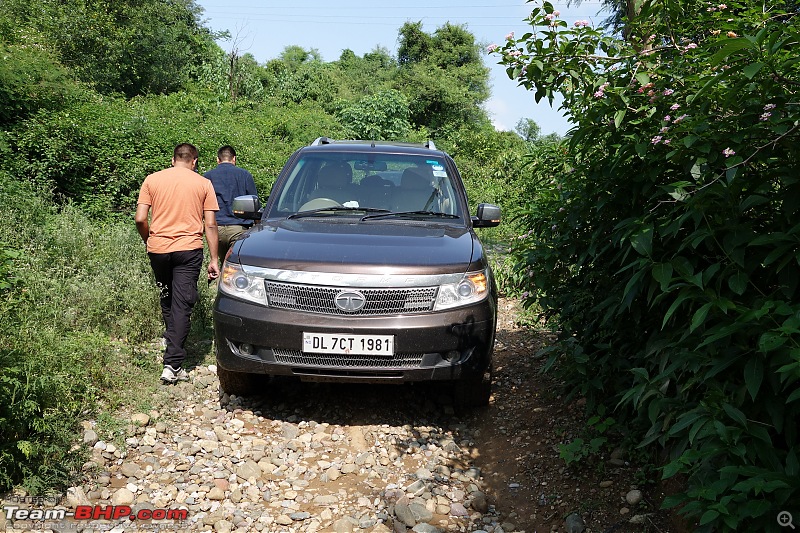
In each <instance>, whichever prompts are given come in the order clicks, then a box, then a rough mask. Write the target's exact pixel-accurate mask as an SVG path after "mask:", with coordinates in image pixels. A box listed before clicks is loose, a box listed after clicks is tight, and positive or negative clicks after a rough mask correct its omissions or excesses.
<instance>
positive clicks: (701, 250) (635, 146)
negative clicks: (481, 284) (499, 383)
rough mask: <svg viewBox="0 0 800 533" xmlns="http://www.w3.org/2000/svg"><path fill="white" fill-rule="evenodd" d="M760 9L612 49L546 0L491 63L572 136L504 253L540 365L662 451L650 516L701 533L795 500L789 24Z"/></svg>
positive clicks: (796, 326)
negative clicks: (562, 119) (533, 311)
mask: <svg viewBox="0 0 800 533" xmlns="http://www.w3.org/2000/svg"><path fill="white" fill-rule="evenodd" d="M763 7H764V6H763V5H762V4H761V3H758V2H749V1H736V2H733V3H730V2H729V3H727V5H725V4H719V5H709V4H706V3H703V2H677V1H669V2H659V3H645V4H643V5H642V7H641V9H642V11H641V13H640V14H639V15H640V16H639V17H638V18H636V19H634V20H631V21H628V24H629V26H628V28H627V31H626V36H627V41H621V40H619V39H617V38H614V37H609V36H606V35H603V34H602V33H601V32H599V31H597V30H595V29H593V28H591V27H588V23H587V25H584V24H583V23H578V24H574V25H573V27H572V28H570V27H568V25H567V24H566V22H564V21H563V20H561V19H560V18H559V17H558V16H557V15H556V14H555V13H554V9H553V6H552V5H551V4H549V3H547V2H546V3H544V4H543V6H542V7H540V8H536V9H534V11H533V14H532V24H533V25H535V27H536V29H537V32H538V33H537V34H533V33H531V34H528V35H525V36H523V37H522V38H521V39H520V40H518V41H517V40H511V41H508V42H507V43H506V44H505V45H504V46H503V47H501V48H499V49H498V53H499V54H501V55H502V56H503V61H504V62H505V63H506V65H507V66H508V72H509V74H510V76H512V77H514V78H516V79H518V80H519V81H520V82H521V83H522V84H523V85H526V86H528V87H530V88H531V89H532V90H535V91H536V98H537V99H541V98H551V99H552V97H553V96H554V95H555V93H557V92H560V93H561V94H562V96H563V97H564V102H565V104H564V105H565V106H566V107H567V108H568V109H569V111H570V112H571V115H572V119H573V120H574V121H575V123H576V127H575V128H574V129H573V130H572V132H571V136H570V139H569V144H568V148H569V151H568V153H566V154H564V157H563V159H562V162H561V163H560V164H559V165H557V166H556V167H554V169H555V172H553V170H554V169H553V168H548V169H547V170H546V171H545V172H543V169H537V171H536V173H537V174H538V175H539V178H538V182H539V183H540V184H541V188H542V190H541V192H540V193H538V194H537V196H535V197H534V200H535V201H534V203H533V204H532V205H531V206H530V208H529V209H528V211H527V212H526V213H525V214H524V223H525V224H526V225H527V226H528V228H529V233H525V235H526V236H527V237H526V238H524V239H522V240H519V241H515V247H514V249H515V254H516V257H517V258H518V260H519V269H518V272H519V279H520V280H521V281H522V282H523V283H526V284H527V287H528V291H529V294H530V295H531V298H534V297H535V298H537V300H538V303H539V304H540V305H541V306H542V307H543V309H544V312H545V314H546V316H547V317H549V318H550V319H551V320H553V321H554V322H555V327H556V328H557V329H559V330H560V332H561V335H560V345H559V347H558V349H553V350H551V352H550V353H551V358H550V364H551V365H553V367H552V368H554V369H556V370H557V371H558V372H559V374H560V375H561V377H562V378H563V379H564V380H565V382H566V383H567V385H568V386H569V387H570V388H572V390H573V391H574V393H577V394H582V395H585V396H586V397H587V399H588V400H589V401H588V405H589V406H590V408H594V409H599V408H600V407H609V408H614V409H615V416H614V417H615V419H616V420H617V421H618V422H619V423H624V424H626V425H630V427H631V428H632V430H633V431H635V432H636V434H637V435H638V437H639V439H640V446H642V447H649V446H651V445H655V446H658V447H659V448H661V449H664V450H665V451H667V452H668V455H667V457H668V459H667V461H666V464H664V465H663V468H662V473H663V477H664V478H671V477H675V476H679V478H680V479H684V480H686V481H685V485H684V486H683V487H682V490H680V491H679V492H678V493H676V494H672V495H671V496H670V497H669V498H667V500H666V501H665V506H666V507H673V506H679V509H680V512H681V513H683V514H685V515H686V516H688V517H689V518H691V519H692V520H693V521H695V523H696V526H697V528H698V530H702V531H711V530H714V531H736V530H742V529H744V528H747V527H751V528H756V529H759V530H767V529H769V528H774V524H775V520H776V516H777V514H778V512H779V511H781V510H784V509H785V507H786V506H789V505H791V504H792V503H793V502H794V503H796V502H797V501H798V496H800V477H799V476H798V474H800V461H798V457H799V456H800V440H799V439H798V433H797V425H796V424H797V420H800V303H798V302H800V298H798V294H800V293H798V288H799V287H798V279H800V261H798V255H797V243H798V240H799V239H800V225H798V223H797V220H798V218H797V215H798V212H800V177H799V176H800V158H798V155H799V152H798V147H799V146H800V127H798V124H800V101H798V98H797V92H796V86H797V84H798V83H800V68H798V63H797V59H796V47H797V45H798V43H800V29H799V28H798V18H797V16H796V13H795V11H792V10H787V11H782V10H781V9H780V6H779V5H773V6H772V7H771V9H770V10H769V11H764V9H763ZM553 174H554V175H553ZM551 175H552V179H550V178H549V176H551Z"/></svg>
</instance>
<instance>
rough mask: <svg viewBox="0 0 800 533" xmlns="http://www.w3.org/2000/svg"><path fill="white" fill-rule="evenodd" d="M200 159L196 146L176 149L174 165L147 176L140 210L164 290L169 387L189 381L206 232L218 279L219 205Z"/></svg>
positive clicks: (139, 224) (212, 273)
mask: <svg viewBox="0 0 800 533" xmlns="http://www.w3.org/2000/svg"><path fill="white" fill-rule="evenodd" d="M197 157H198V151H197V148H195V147H194V146H193V145H191V144H188V143H183V144H179V145H178V146H176V147H175V151H174V153H173V156H172V167H171V168H167V169H165V170H160V171H158V172H155V173H153V174H150V175H149V176H147V178H145V180H144V183H142V188H141V190H140V191H139V200H138V202H137V206H136V216H135V220H136V229H137V230H138V231H139V235H141V237H142V240H143V241H144V242H145V244H146V245H147V255H148V256H149V257H150V266H151V267H152V268H153V274H154V275H155V278H156V284H157V285H158V287H159V289H160V291H161V314H162V316H163V318H164V325H165V326H166V332H165V333H164V338H165V339H166V344H167V346H166V349H165V350H164V371H163V372H162V374H161V381H162V382H164V383H175V382H176V381H186V380H188V379H189V375H188V374H187V373H186V370H185V369H183V368H181V365H182V364H183V360H184V359H185V358H186V349H185V348H184V343H185V342H186V337H187V336H188V335H189V325H190V324H189V321H190V318H191V315H192V308H194V304H195V303H196V302H197V297H198V293H197V278H198V277H199V276H200V269H201V268H202V266H203V233H204V230H205V235H206V241H207V242H208V251H209V255H210V256H211V257H210V260H209V263H208V279H209V281H210V280H212V279H216V278H217V277H218V276H219V257H218V235H217V220H216V211H217V210H219V205H218V204H217V197H216V194H215V193H214V187H213V186H212V185H211V182H210V181H208V180H207V179H206V178H204V177H203V176H201V175H200V174H198V173H197V172H196V171H195V170H196V168H197ZM148 215H149V217H148ZM148 218H149V220H148Z"/></svg>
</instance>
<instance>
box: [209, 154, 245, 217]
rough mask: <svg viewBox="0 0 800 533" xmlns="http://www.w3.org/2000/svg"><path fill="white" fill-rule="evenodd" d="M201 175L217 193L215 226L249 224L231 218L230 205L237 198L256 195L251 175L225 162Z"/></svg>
mask: <svg viewBox="0 0 800 533" xmlns="http://www.w3.org/2000/svg"><path fill="white" fill-rule="evenodd" d="M203 175H204V176H205V177H206V178H208V179H209V180H211V184H212V185H213V186H214V192H216V193H217V203H218V204H219V211H217V225H218V226H231V225H249V224H251V223H252V222H251V221H250V220H245V219H242V218H238V217H235V216H233V212H232V211H231V204H232V203H233V199H234V198H236V197H237V196H244V195H245V194H258V193H257V192H256V183H255V181H254V180H253V175H252V174H250V173H249V172H248V171H246V170H245V169H243V168H240V167H237V166H236V165H234V164H233V163H227V162H223V163H220V164H219V165H217V166H216V167H215V168H212V169H211V170H209V171H208V172H206V173H205V174H203Z"/></svg>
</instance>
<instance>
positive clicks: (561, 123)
mask: <svg viewBox="0 0 800 533" xmlns="http://www.w3.org/2000/svg"><path fill="white" fill-rule="evenodd" d="M196 3H197V5H199V6H200V7H202V8H203V9H204V14H203V16H202V20H203V21H204V23H205V25H206V26H208V27H209V28H211V29H212V30H214V31H222V30H227V31H228V32H230V34H231V39H230V40H228V41H220V42H219V45H220V46H221V47H222V48H223V49H225V50H226V51H230V49H231V47H232V46H233V45H235V46H236V48H237V49H238V50H239V53H241V54H245V53H249V54H252V55H253V57H254V58H255V59H256V61H258V62H259V63H261V64H263V63H266V62H267V61H269V60H271V59H275V58H277V57H278V56H280V54H281V52H282V51H283V50H284V48H286V47H287V46H292V45H297V46H300V47H302V48H304V49H305V50H310V49H316V50H317V51H319V54H320V56H321V57H322V60H323V61H326V62H329V61H336V60H338V59H339V56H340V55H341V53H342V51H343V50H345V49H350V50H352V51H353V52H354V53H355V54H356V55H357V56H359V57H361V56H363V55H364V54H366V53H369V52H371V51H372V50H374V49H375V48H376V47H382V48H385V49H387V50H388V51H389V53H390V54H391V55H392V56H393V57H397V48H398V42H397V37H398V31H399V29H400V27H401V26H402V25H403V24H404V23H406V22H422V29H423V30H424V31H425V32H427V33H430V34H432V33H433V32H435V31H436V29H437V28H439V27H440V26H442V25H444V24H445V23H446V22H450V23H451V24H459V25H464V26H465V27H466V29H467V30H468V31H469V32H471V33H472V34H473V35H474V36H475V39H476V41H477V42H478V43H479V44H481V47H482V49H483V50H484V56H483V61H484V64H485V65H486V66H487V67H489V68H490V84H491V93H492V96H491V97H490V99H489V100H488V101H487V103H486V104H485V105H484V107H485V109H486V110H487V111H488V113H489V115H490V117H491V118H492V122H493V123H494V125H495V127H496V128H497V129H499V130H509V131H513V130H514V129H515V127H516V125H517V122H519V120H520V119H533V120H534V121H536V123H537V124H538V125H539V127H540V128H541V133H542V135H547V134H549V133H557V134H559V135H562V136H563V135H564V134H565V133H566V132H567V131H568V130H569V128H570V124H569V122H568V121H567V119H566V118H565V117H564V116H563V112H562V111H559V110H558V109H557V108H558V102H556V103H554V106H553V107H551V106H550V104H549V103H547V102H546V101H542V102H541V103H539V104H536V101H535V100H534V98H533V93H532V92H530V91H527V90H525V89H524V88H522V87H518V86H517V83H516V82H515V81H514V80H510V79H509V78H508V76H507V75H506V73H505V69H504V67H502V66H501V65H497V61H498V58H497V57H496V56H493V55H491V56H490V55H488V54H485V50H486V46H488V45H490V44H493V43H495V44H501V45H502V44H503V43H504V42H505V36H506V35H508V33H509V32H512V31H513V32H515V35H517V36H518V37H519V36H521V35H523V34H524V33H526V32H527V31H529V30H530V26H528V25H527V24H525V22H523V19H525V18H526V17H527V16H528V15H529V14H530V12H531V10H532V9H533V8H534V7H536V6H537V5H541V3H538V2H537V3H533V2H532V3H526V2H525V0H494V1H492V0H463V1H452V0H439V1H435V0H433V1H422V0H405V1H402V2H397V3H395V2H382V1H378V0H373V1H356V0H337V1H328V2H325V1H323V0H196ZM551 3H552V4H553V6H554V7H555V9H558V10H559V11H561V18H562V19H564V20H565V21H566V22H567V23H568V24H570V25H572V24H573V23H574V22H575V21H576V20H584V19H585V20H589V21H590V22H592V23H593V25H596V24H599V23H600V22H602V21H603V20H604V19H605V18H606V17H607V15H606V13H604V12H601V11H600V9H601V4H600V1H599V0H584V1H583V2H581V3H580V5H577V6H576V5H574V2H573V5H572V6H568V5H567V3H566V0H564V1H563V2H559V1H556V2H551Z"/></svg>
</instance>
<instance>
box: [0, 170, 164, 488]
mask: <svg viewBox="0 0 800 533" xmlns="http://www.w3.org/2000/svg"><path fill="white" fill-rule="evenodd" d="M0 177H2V179H0V217H2V218H3V220H6V221H14V224H3V225H1V226H0V242H3V243H5V247H4V249H3V252H2V254H1V255H0V317H2V318H0V346H2V348H1V349H0V383H2V386H0V435H2V437H3V438H2V440H0V491H4V490H7V489H9V488H10V487H11V486H13V485H15V484H17V483H22V484H24V485H25V486H26V487H27V488H28V489H29V490H31V491H36V492H40V491H43V490H45V489H49V488H53V487H54V486H59V485H62V484H64V483H67V482H68V480H70V479H72V476H74V474H75V472H76V469H77V468H79V467H80V464H81V461H82V455H81V452H79V451H75V450H72V449H71V448H72V444H73V443H74V439H75V434H76V429H77V426H78V423H79V421H80V420H81V419H82V418H83V417H87V416H89V415H90V414H91V413H93V412H94V410H95V409H96V407H97V402H98V400H99V399H101V398H106V399H107V398H108V397H109V396H110V395H113V394H109V386H110V385H111V384H112V383H118V380H119V379H120V376H119V375H115V373H114V369H115V366H116V365H117V364H118V362H117V360H115V357H114V356H115V355H116V354H118V352H119V350H118V348H117V347H118V345H119V344H120V343H123V342H124V343H129V344H135V343H139V342H142V341H144V340H149V339H153V338H155V337H157V336H158V335H159V334H160V332H161V327H162V326H161V323H160V314H159V313H158V311H157V310H158V301H157V295H156V291H155V290H154V287H153V283H152V280H151V275H150V268H149V265H148V263H147V256H146V254H145V253H144V250H143V249H142V246H141V240H140V239H139V237H138V235H137V233H136V231H135V229H134V226H133V223H132V222H131V221H127V222H120V223H112V224H109V225H102V224H98V223H95V222H93V221H91V219H89V218H88V217H86V216H85V215H84V214H82V213H81V212H80V211H79V210H77V209H75V208H73V207H70V206H66V207H64V208H62V209H58V208H55V207H53V205H52V200H51V198H50V196H49V195H48V194H46V193H43V192H41V191H38V190H36V189H35V188H33V187H31V186H30V185H29V184H26V183H23V182H18V181H16V180H14V179H13V178H11V177H10V176H7V175H1V176H0Z"/></svg>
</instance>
